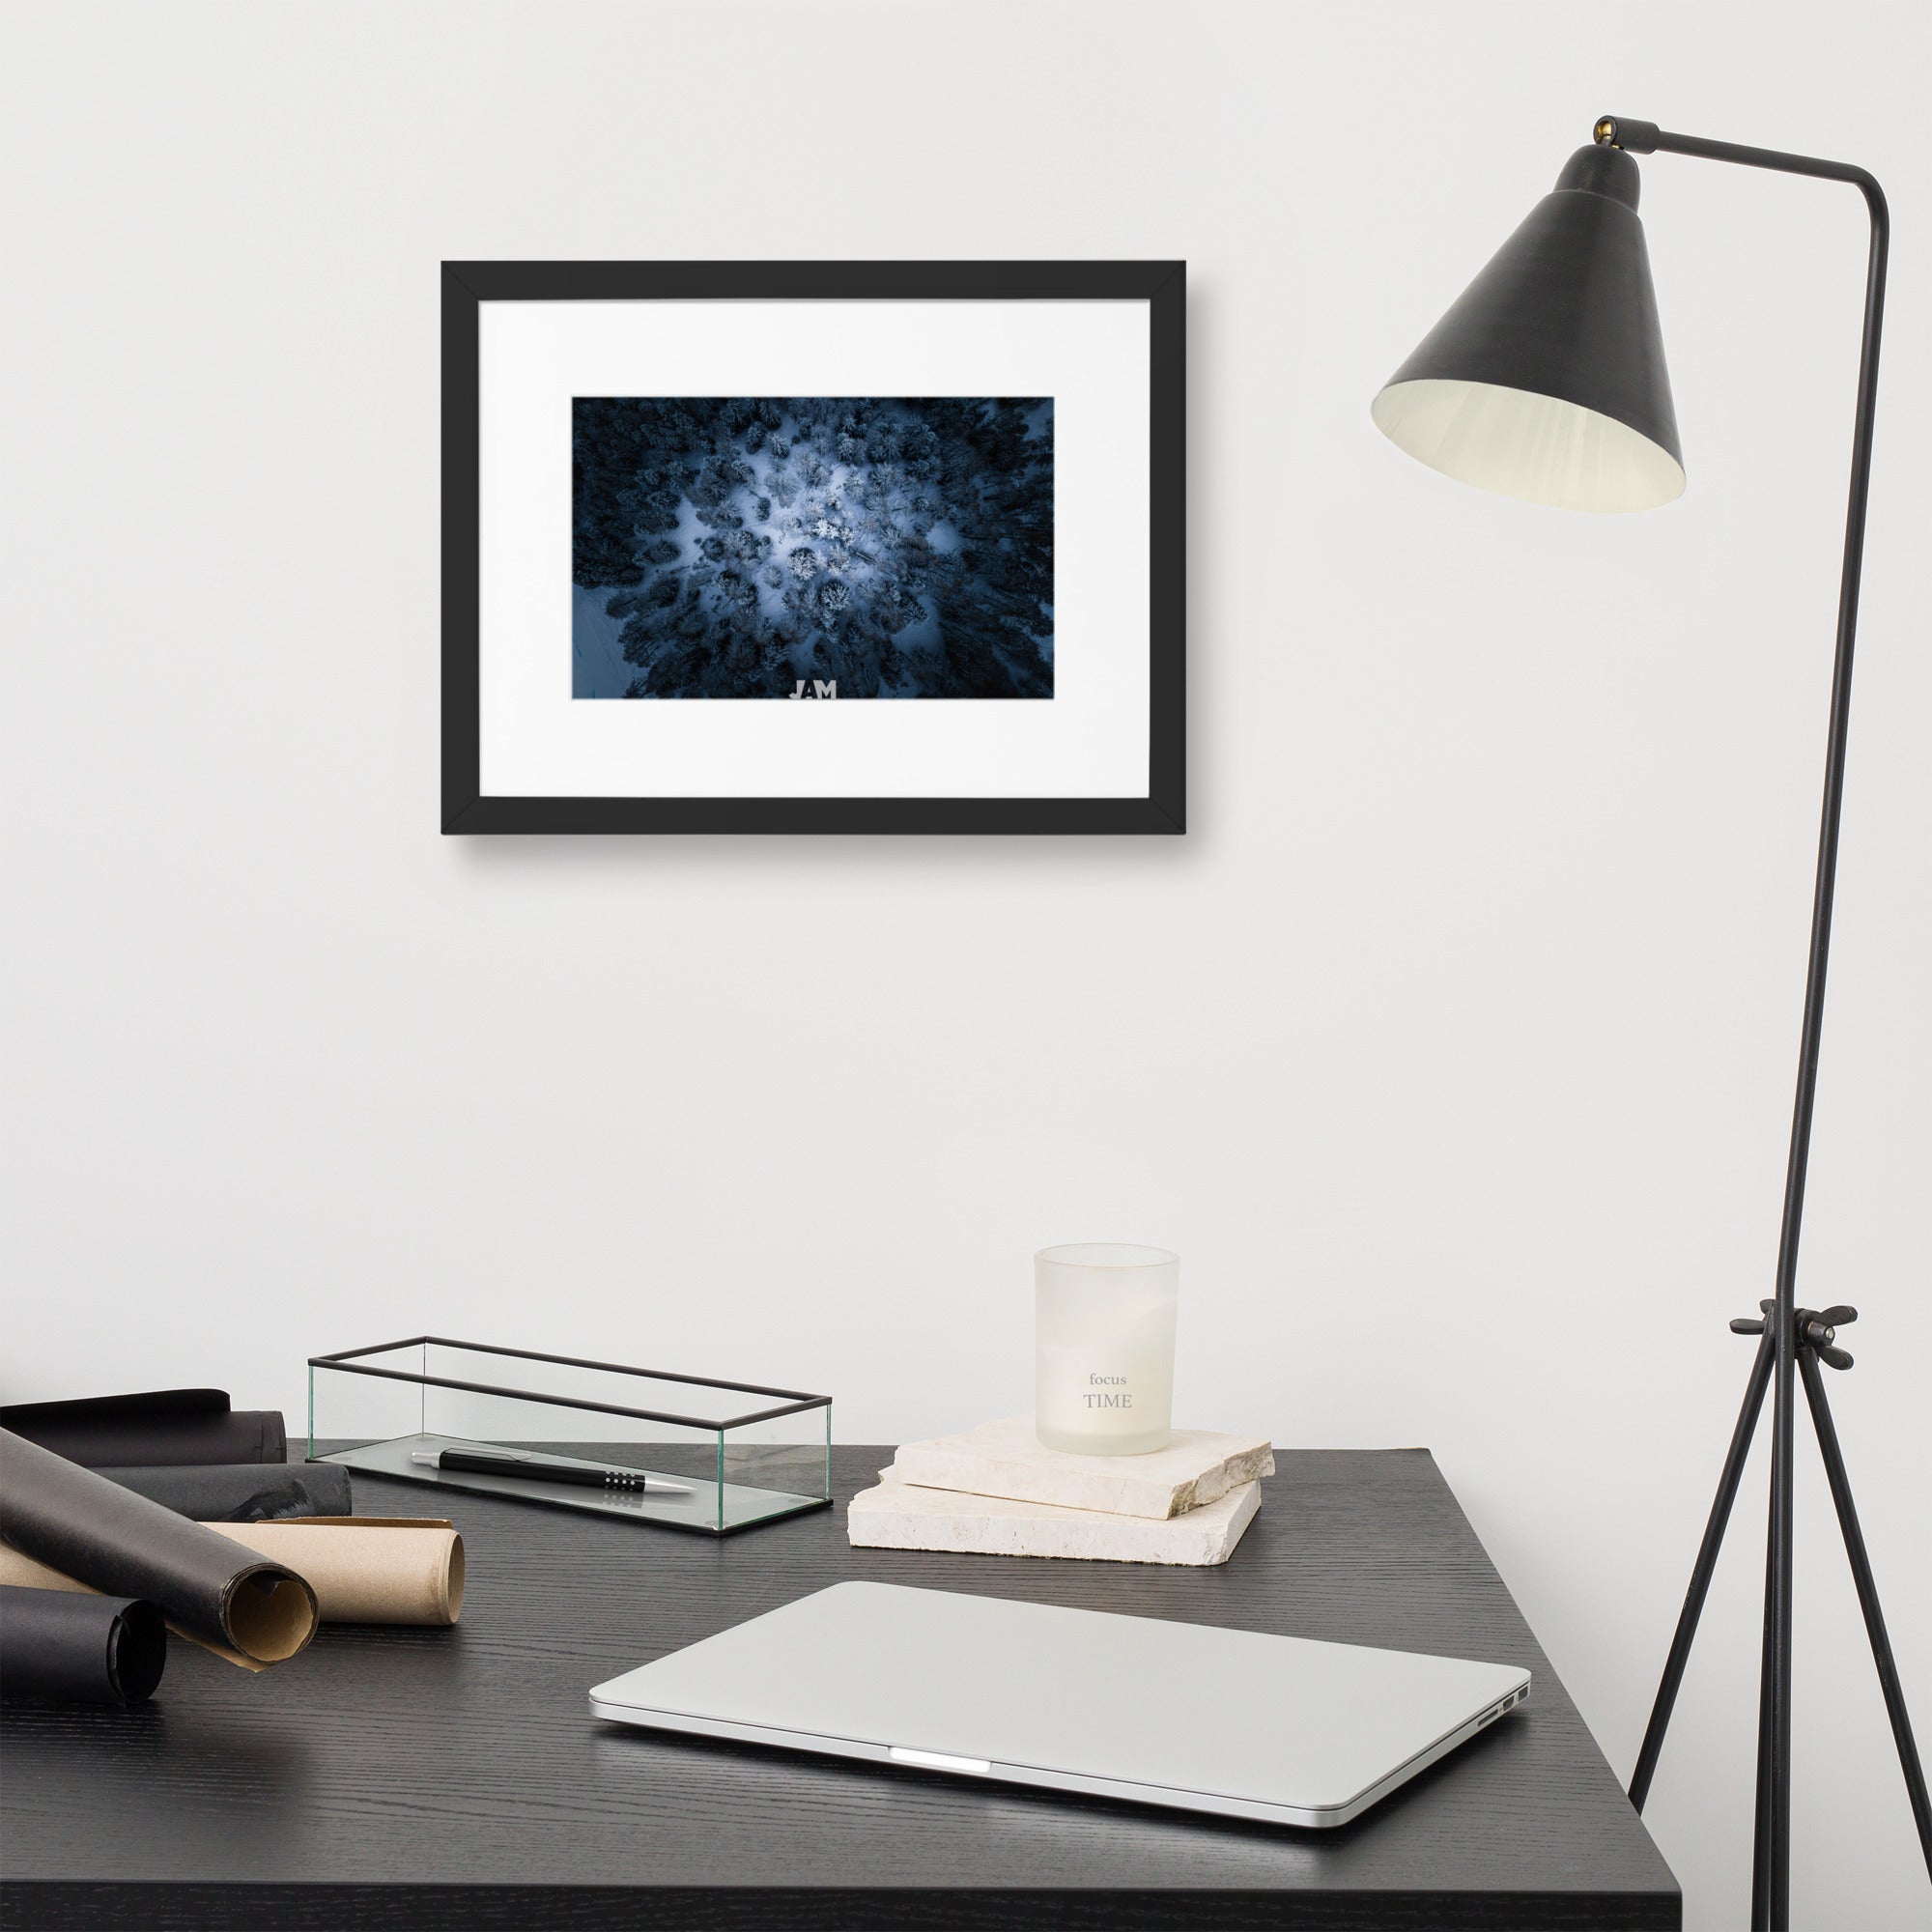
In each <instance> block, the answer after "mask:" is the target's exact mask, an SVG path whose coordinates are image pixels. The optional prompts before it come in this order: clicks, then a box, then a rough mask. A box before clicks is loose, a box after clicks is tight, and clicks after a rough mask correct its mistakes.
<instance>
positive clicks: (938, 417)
mask: <svg viewBox="0 0 1932 1932" xmlns="http://www.w3.org/2000/svg"><path fill="white" fill-rule="evenodd" d="M572 407H573V418H574V419H573V424H572V432H573V434H572V457H573V477H574V482H573V487H574V490H575V505H574V508H575V519H574V542H573V556H572V575H573V578H574V581H575V583H576V586H577V595H576V597H575V600H574V606H575V620H574V630H573V635H574V646H575V651H574V655H575V660H576V662H575V666H574V669H573V676H572V683H571V690H572V694H573V696H579V697H601V696H611V697H614V696H623V697H791V696H798V695H803V696H808V697H810V696H814V695H818V696H832V695H834V694H835V692H836V695H837V696H838V697H841V698H847V697H1051V696H1053V401H1052V398H1051V397H1032V398H1020V399H1015V398H1010V397H999V398H993V397H954V396H949V397H928V398H914V399H908V398H902V397H900V398H895V397H876V396H763V397H753V396H736V397H729V398H724V397H718V398H706V397H690V396H676V397H650V396H594V397H579V398H577V399H576V401H575V403H574V404H573V406H572ZM586 593H599V594H596V595H590V594H586ZM603 593H609V594H608V595H606V594H603ZM620 660H621V662H620ZM801 687H802V693H801Z"/></svg>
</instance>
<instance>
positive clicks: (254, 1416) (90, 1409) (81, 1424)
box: [0, 1389, 289, 1469]
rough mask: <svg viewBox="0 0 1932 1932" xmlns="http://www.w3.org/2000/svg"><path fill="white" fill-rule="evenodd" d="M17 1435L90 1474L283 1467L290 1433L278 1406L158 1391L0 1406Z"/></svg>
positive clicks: (0, 1421)
mask: <svg viewBox="0 0 1932 1932" xmlns="http://www.w3.org/2000/svg"><path fill="white" fill-rule="evenodd" d="M0 1429H11V1430H12V1431H13V1432H14V1435H24V1436H25V1437H26V1438H27V1440H28V1441H29V1442H38V1443H39V1444H40V1445H41V1447H42V1448H43V1449H51V1450H52V1451H53V1452H54V1454H55V1455H56V1456H65V1457H66V1458H67V1459H68V1461H69V1462H71V1463H86V1464H87V1466H88V1467H89V1468H91V1469H96V1468H123V1467H128V1466H132V1465H136V1464H139V1465H142V1466H151V1465H154V1464H157V1463H159V1464H166V1463H283V1462H286V1461H287V1460H288V1454H289V1437H288V1431H287V1430H286V1429H285V1428H284V1427H283V1425H282V1418H281V1414H280V1412H279V1411H278V1410H276V1409H272V1408H230V1407H229V1406H228V1396H227V1393H226V1392H225V1391H224V1390H222V1389H151V1390H149V1391H148V1392H147V1393H146V1394H144V1395H96V1396H86V1397H83V1398H82V1399H81V1400H79V1401H77V1402H18V1403H14V1405H13V1406H11V1407H9V1408H0Z"/></svg>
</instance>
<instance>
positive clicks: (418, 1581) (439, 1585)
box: [0, 1517, 463, 1624]
mask: <svg viewBox="0 0 1932 1932" xmlns="http://www.w3.org/2000/svg"><path fill="white" fill-rule="evenodd" d="M203 1526H204V1527H206V1528H208V1529H211V1530H213V1532H214V1534H215V1535H217V1536H222V1537H226V1538H227V1539H228V1540H229V1541H230V1542H232V1543H238V1544H240V1545H241V1546H242V1548H246V1549H252V1550H254V1551H255V1552H256V1554H257V1555H260V1556H267V1557H270V1558H271V1559H272V1560H273V1561H274V1562H276V1563H278V1564H281V1565H283V1566H285V1567H286V1568H287V1569H289V1570H292V1571H293V1572H294V1573H295V1574H296V1575H297V1576H298V1577H300V1578H301V1579H302V1581H303V1582H305V1583H306V1584H307V1585H308V1586H309V1588H310V1589H311V1590H313V1591H314V1592H315V1600H316V1606H317V1608H318V1610H319V1611H320V1614H321V1620H322V1622H324V1623H326V1624H453V1623H454V1622H455V1621H456V1619H457V1617H458V1616H459V1615H460V1614H461V1613H462V1610H463V1539H462V1537H460V1536H458V1535H457V1533H456V1531H455V1530H454V1529H453V1528H451V1526H450V1524H449V1522H448V1520H446V1519H445V1518H442V1517H338V1518H335V1519H333V1520H328V1519H323V1518H317V1517H303V1518H300V1519H298V1520H293V1521H289V1522H211V1523H208V1524H205V1525H203ZM10 1585H12V1586H24V1587H26V1588H29V1589H33V1590H81V1591H84V1590H86V1589H87V1587H88V1586H87V1585H86V1584H85V1583H77V1582H75V1581H74V1579H73V1578H72V1577H69V1576H67V1575H65V1574H64V1573H63V1572H61V1571H59V1570H54V1569H51V1568H49V1567H48V1566H47V1565H46V1564H44V1563H37V1562H35V1561H34V1559H33V1558H32V1557H31V1556H23V1555H22V1554H21V1553H20V1551H19V1550H17V1549H13V1548H9V1547H8V1546H7V1545H6V1544H4V1543H0V1587H6V1586H10Z"/></svg>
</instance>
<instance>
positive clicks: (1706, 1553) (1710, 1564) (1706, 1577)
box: [1630, 1327, 1776, 1811]
mask: <svg viewBox="0 0 1932 1932" xmlns="http://www.w3.org/2000/svg"><path fill="white" fill-rule="evenodd" d="M1775 1355H1776V1344H1775V1340H1774V1337H1773V1336H1772V1334H1771V1331H1770V1329H1769V1327H1767V1328H1766V1330H1765V1335H1764V1339H1763V1341H1761V1342H1760V1343H1759V1344H1758V1350H1757V1358H1756V1360H1755V1361H1753V1362H1752V1364H1751V1373H1750V1381H1749V1383H1748V1384H1747V1387H1746V1389H1745V1401H1744V1406H1743V1407H1742V1408H1741V1409H1740V1410H1739V1411H1738V1426H1737V1428H1736V1429H1734V1430H1733V1431H1732V1432H1731V1446H1730V1449H1729V1451H1728V1452H1727V1453H1726V1455H1725V1457H1724V1470H1723V1474H1722V1475H1721V1476H1719V1479H1718V1495H1717V1500H1716V1501H1715V1502H1713V1503H1712V1505H1711V1515H1710V1520H1708V1521H1707V1522H1706V1523H1705V1525H1704V1540H1703V1542H1702V1543H1701V1544H1699V1545H1698V1547H1697V1561H1696V1563H1695V1565H1694V1566H1693V1567H1692V1569H1691V1572H1690V1589H1689V1590H1688V1591H1686V1592H1685V1596H1684V1608H1683V1609H1682V1611H1680V1612H1679V1614H1678V1618H1677V1631H1676V1634H1675V1635H1674V1636H1672V1638H1671V1639H1670V1654H1669V1656H1668V1657H1667V1658H1666V1659H1665V1660H1664V1664H1663V1678H1662V1682H1661V1683H1660V1684H1659V1685H1658V1687H1657V1701H1656V1703H1655V1704H1653V1705H1652V1706H1651V1711H1650V1722H1649V1724H1648V1725H1647V1726H1646V1727H1645V1729H1644V1734H1643V1745H1642V1747H1641V1748H1640V1749H1639V1750H1638V1751H1637V1754H1636V1769H1635V1771H1634V1772H1633V1773H1632V1774H1631V1781H1630V1801H1631V1803H1632V1804H1634V1805H1635V1806H1636V1808H1637V1809H1638V1810H1639V1811H1641V1810H1642V1809H1643V1806H1644V1801H1645V1800H1646V1799H1647V1798H1648V1797H1649V1796H1650V1781H1651V1779H1652V1778H1653V1777H1654V1776H1656V1774H1657V1760H1658V1758H1659V1757H1660V1756H1661V1755H1662V1751H1663V1734H1664V1732H1665V1731H1666V1730H1667V1729H1668V1728H1669V1725H1670V1713H1671V1710H1672V1709H1673V1707H1674V1706H1675V1705H1676V1702H1677V1692H1678V1690H1679V1688H1680V1687H1681V1686H1682V1684H1683V1682H1684V1667H1685V1665H1686V1664H1687V1663H1689V1662H1690V1645H1691V1642H1692V1640H1693V1639H1694V1638H1695V1636H1696V1634H1697V1620H1698V1618H1699V1617H1700V1616H1702V1615H1703V1612H1704V1599H1705V1598H1706V1597H1707V1596H1708V1595H1709V1594H1710V1590H1711V1577H1712V1576H1713V1574H1714V1573H1715V1572H1716V1570H1717V1567H1718V1552H1719V1549H1720V1548H1722V1547H1723V1541H1724V1530H1725V1527H1726V1525H1727V1524H1728V1523H1729V1521H1730V1520H1731V1506H1732V1504H1733V1503H1735V1502H1736V1501H1737V1498H1738V1484H1739V1483H1740V1482H1741V1481H1742V1480H1743V1477H1744V1473H1745V1463H1746V1462H1747V1460H1748V1458H1749V1456H1750V1445H1751V1437H1752V1435H1755V1434H1756V1432H1757V1418H1758V1413H1759V1411H1760V1410H1761V1409H1762V1408H1763V1406H1764V1395H1765V1391H1766V1389H1768V1388H1769V1387H1770V1386H1771V1370H1772V1363H1773V1359H1774V1357H1775Z"/></svg>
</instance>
